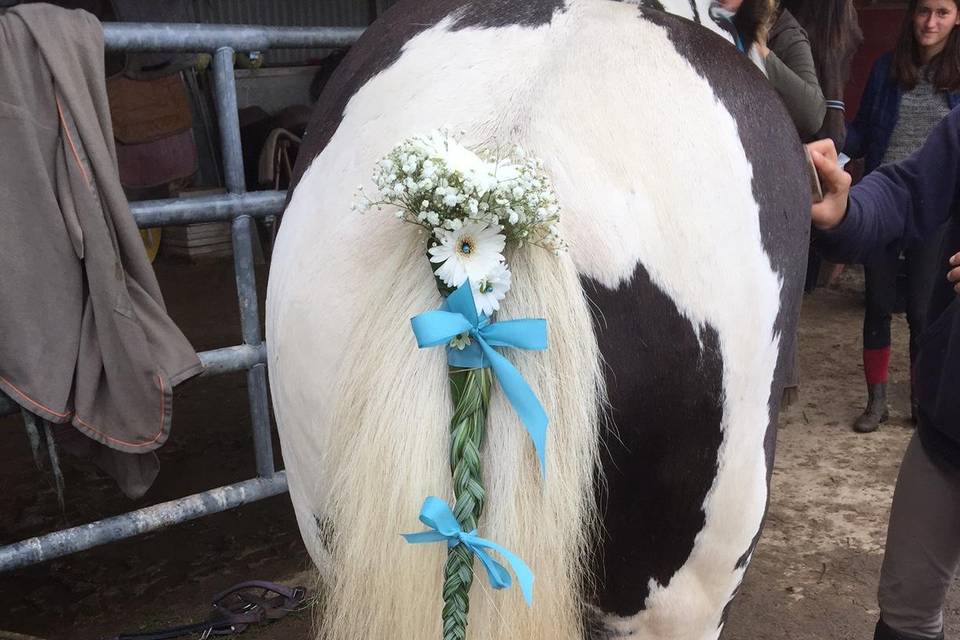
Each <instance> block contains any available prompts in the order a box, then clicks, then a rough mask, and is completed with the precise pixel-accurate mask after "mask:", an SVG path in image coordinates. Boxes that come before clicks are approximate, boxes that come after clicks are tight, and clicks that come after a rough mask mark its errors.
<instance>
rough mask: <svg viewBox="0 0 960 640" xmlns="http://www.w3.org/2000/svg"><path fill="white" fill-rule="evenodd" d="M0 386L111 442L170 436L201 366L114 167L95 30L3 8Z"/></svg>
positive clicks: (96, 26) (40, 8) (46, 8)
mask: <svg viewBox="0 0 960 640" xmlns="http://www.w3.org/2000/svg"><path fill="white" fill-rule="evenodd" d="M0 51H2V52H3V53H2V58H3V63H2V64H0V219H2V222H3V225H2V231H0V390H2V391H4V392H5V393H6V394H7V395H9V396H10V397H11V398H13V399H14V400H15V401H17V402H18V403H19V404H21V405H22V406H23V407H24V408H26V409H27V410H29V411H31V412H33V413H35V414H37V415H39V416H41V417H42V418H44V419H46V420H49V421H52V422H56V423H67V422H69V423H71V424H72V425H73V426H74V427H76V428H77V429H78V430H80V431H81V432H83V433H84V434H85V435H87V436H89V437H90V438H92V439H94V440H96V441H97V442H99V443H102V444H103V445H105V446H107V447H111V448H112V449H115V450H118V451H123V452H127V453H137V454H140V453H145V452H149V451H151V450H153V449H156V448H157V447H159V446H160V445H162V444H163V443H164V441H165V440H166V439H167V436H168V433H169V430H170V415H171V403H172V390H173V386H174V385H176V384H177V383H179V382H181V381H183V380H185V379H186V378H188V377H190V376H193V375H195V374H197V373H199V372H200V370H201V368H202V365H201V364H200V361H199V359H198V358H197V355H196V353H195V352H194V350H193V348H192V347H191V346H190V343H189V342H188V341H187V339H186V338H185V337H184V336H183V334H182V333H181V332H180V330H179V329H178V328H177V326H176V325H175V324H174V323H173V321H172V320H171V319H170V318H169V316H168V315H167V312H166V308H165V306H164V303H163V299H162V297H161V294H160V288H159V286H158V284H157V280H156V276H155V275H154V272H153V269H152V267H151V266H150V264H149V262H148V261H147V258H146V255H145V253H144V249H143V244H142V242H141V239H140V235H139V233H138V230H137V227H136V224H135V223H134V220H133V217H132V216H131V214H130V209H129V206H128V204H127V200H126V198H125V197H124V194H123V190H122V188H121V186H120V181H119V178H118V173H117V156H116V150H115V148H114V138H113V130H112V127H111V122H110V111H109V108H108V105H107V93H106V87H105V80H104V66H103V65H104V47H103V30H102V27H101V25H100V23H99V21H97V19H96V18H94V17H93V16H92V15H90V14H88V13H86V12H83V11H67V10H64V9H58V8H56V7H52V6H50V5H44V4H31V5H23V6H18V7H15V8H13V9H10V10H8V11H6V12H4V13H2V14H0Z"/></svg>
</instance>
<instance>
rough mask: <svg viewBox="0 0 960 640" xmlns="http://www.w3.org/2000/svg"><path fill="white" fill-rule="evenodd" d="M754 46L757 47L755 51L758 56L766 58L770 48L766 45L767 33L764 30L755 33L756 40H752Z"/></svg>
mask: <svg viewBox="0 0 960 640" xmlns="http://www.w3.org/2000/svg"><path fill="white" fill-rule="evenodd" d="M754 46H755V47H756V48H757V53H759V54H760V57H761V58H763V59H764V60H766V59H767V56H768V55H770V48H769V47H767V34H766V32H765V31H764V32H763V33H757V40H756V42H754Z"/></svg>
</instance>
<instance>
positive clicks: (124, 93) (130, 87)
mask: <svg viewBox="0 0 960 640" xmlns="http://www.w3.org/2000/svg"><path fill="white" fill-rule="evenodd" d="M107 97H108V98H109V100H110V117H111V119H112V120H113V137H114V138H116V139H117V141H118V142H122V143H123V144H140V143H144V142H153V141H155V140H159V139H161V138H165V137H167V136H170V135H173V134H177V133H182V132H183V131H186V130H187V129H189V128H190V127H191V126H192V124H193V120H192V116H191V113H190V99H189V96H188V95H187V87H186V85H185V84H184V82H183V80H182V79H181V77H180V75H179V74H175V75H170V76H164V77H162V78H156V79H153V80H131V79H130V78H127V77H126V76H122V75H119V76H113V77H112V78H108V79H107Z"/></svg>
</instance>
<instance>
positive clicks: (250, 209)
mask: <svg viewBox="0 0 960 640" xmlns="http://www.w3.org/2000/svg"><path fill="white" fill-rule="evenodd" d="M286 197H287V192H286V191H254V192H252V193H241V194H233V195H229V196H221V195H217V196H199V197H196V198H170V199H168V200H144V201H142V202H131V203H130V210H131V211H132V212H133V219H134V220H136V221H137V226H138V227H140V228H141V229H143V228H146V227H162V226H165V225H171V224H192V223H194V222H223V221H227V220H233V219H234V218H236V217H237V216H251V217H253V218H262V217H264V216H271V215H277V214H279V213H281V212H282V211H283V205H284V201H285V200H286Z"/></svg>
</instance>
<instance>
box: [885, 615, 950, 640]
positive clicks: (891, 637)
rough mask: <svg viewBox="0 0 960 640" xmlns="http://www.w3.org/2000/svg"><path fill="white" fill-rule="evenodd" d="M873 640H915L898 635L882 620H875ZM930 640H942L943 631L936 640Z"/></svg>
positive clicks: (934, 639) (933, 639)
mask: <svg viewBox="0 0 960 640" xmlns="http://www.w3.org/2000/svg"><path fill="white" fill-rule="evenodd" d="M873 640H916V639H915V638H913V637H910V636H904V635H900V634H899V633H897V632H896V631H894V630H893V629H891V628H890V627H888V626H887V623H886V622H884V621H883V618H880V619H879V620H877V628H876V630H875V631H874V632H873ZM931 640H943V631H941V632H940V635H938V636H937V637H936V638H931Z"/></svg>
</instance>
